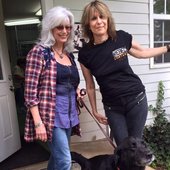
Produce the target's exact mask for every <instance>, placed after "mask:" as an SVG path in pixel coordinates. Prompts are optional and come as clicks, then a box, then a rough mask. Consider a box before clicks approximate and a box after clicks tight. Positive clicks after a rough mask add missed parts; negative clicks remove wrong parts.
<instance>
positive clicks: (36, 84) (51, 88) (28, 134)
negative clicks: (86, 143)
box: [24, 45, 80, 142]
mask: <svg viewBox="0 0 170 170" xmlns="http://www.w3.org/2000/svg"><path fill="white" fill-rule="evenodd" d="M49 53H50V54H51V55H49ZM50 56H51V58H50ZM45 58H47V59H46V60H45ZM26 60H27V63H26V70H25V94H24V95H25V104H26V106H27V108H28V111H27V115H26V122H25V134H24V138H25V140H26V141H28V142H31V141H34V140H35V139H36V138H35V136H36V134H35V129H34V122H33V118H32V115H31V112H30V110H29V108H30V107H32V106H35V105H37V106H38V108H39V112H40V116H41V119H42V121H43V123H44V125H45V127H46V130H47V136H48V140H51V139H52V130H53V128H54V119H55V110H56V109H55V107H56V105H55V102H56V85H57V84H56V77H57V64H56V60H55V59H54V56H53V52H52V51H51V50H50V49H49V48H44V47H42V46H40V45H36V46H34V48H33V49H32V50H31V51H30V52H29V53H28V55H27V59H26ZM74 130H75V132H74V134H77V135H80V129H79V125H78V126H76V127H75V128H74Z"/></svg>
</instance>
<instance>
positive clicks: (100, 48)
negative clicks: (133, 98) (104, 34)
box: [78, 30, 144, 105]
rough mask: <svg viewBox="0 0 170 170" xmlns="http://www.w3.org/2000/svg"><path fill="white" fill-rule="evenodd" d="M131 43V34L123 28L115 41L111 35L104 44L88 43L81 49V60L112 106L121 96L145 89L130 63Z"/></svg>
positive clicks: (104, 99)
mask: <svg viewBox="0 0 170 170" xmlns="http://www.w3.org/2000/svg"><path fill="white" fill-rule="evenodd" d="M131 43H132V36H131V35H130V34H128V33H127V32H124V31H122V30H120V31H117V38H116V40H112V39H111V38H109V39H108V40H107V41H105V42H104V43H102V44H98V45H90V44H86V45H85V46H84V47H83V48H82V49H81V50H80V51H79V54H78V61H79V62H80V63H82V64H83V65H84V66H85V67H87V68H88V69H89V70H90V71H91V73H92V75H93V76H94V77H95V78H96V81H97V83H98V84H99V87H100V91H101V94H102V97H103V102H104V103H105V104H109V105H112V104H113V102H114V101H115V99H117V98H119V97H121V96H127V95H133V94H138V93H139V92H141V91H144V86H143V84H142V82H141V80H140V79H139V77H138V76H137V75H136V74H134V72H133V70H132V68H131V67H130V65H129V61H128V51H129V49H130V48H131Z"/></svg>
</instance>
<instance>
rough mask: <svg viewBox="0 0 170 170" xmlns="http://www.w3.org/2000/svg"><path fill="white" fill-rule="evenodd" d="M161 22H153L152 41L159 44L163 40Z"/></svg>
mask: <svg viewBox="0 0 170 170" xmlns="http://www.w3.org/2000/svg"><path fill="white" fill-rule="evenodd" d="M162 33H163V28H162V21H160V20H154V41H156V42H160V41H162V40H163V35H162Z"/></svg>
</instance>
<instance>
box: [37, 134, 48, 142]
mask: <svg viewBox="0 0 170 170" xmlns="http://www.w3.org/2000/svg"><path fill="white" fill-rule="evenodd" d="M36 139H37V140H40V141H42V142H46V141H47V134H46V133H45V134H37V135H36Z"/></svg>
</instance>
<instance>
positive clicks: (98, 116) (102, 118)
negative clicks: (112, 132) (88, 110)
mask: <svg viewBox="0 0 170 170" xmlns="http://www.w3.org/2000/svg"><path fill="white" fill-rule="evenodd" d="M93 115H94V116H95V118H96V119H97V120H98V122H99V123H101V124H104V125H108V122H107V117H105V116H103V115H101V114H99V113H94V114H93Z"/></svg>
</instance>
